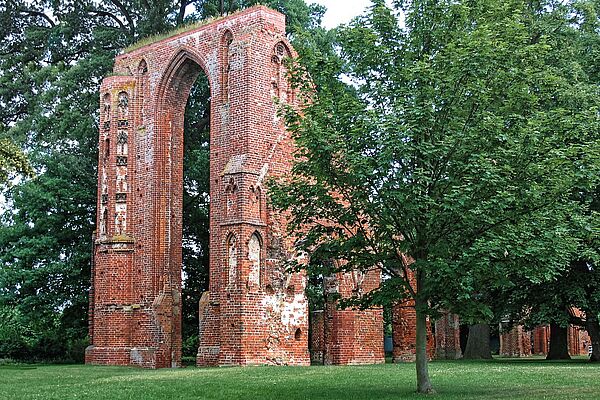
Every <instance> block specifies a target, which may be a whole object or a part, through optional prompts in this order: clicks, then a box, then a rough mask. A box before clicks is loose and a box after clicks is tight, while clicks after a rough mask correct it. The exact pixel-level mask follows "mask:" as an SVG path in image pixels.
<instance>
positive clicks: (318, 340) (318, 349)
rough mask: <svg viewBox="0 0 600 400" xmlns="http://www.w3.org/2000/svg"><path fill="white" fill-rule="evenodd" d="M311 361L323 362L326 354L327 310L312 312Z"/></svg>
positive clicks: (315, 362)
mask: <svg viewBox="0 0 600 400" xmlns="http://www.w3.org/2000/svg"><path fill="white" fill-rule="evenodd" d="M309 329H310V339H309V344H308V346H309V350H310V361H311V364H323V361H324V358H323V357H324V354H325V312H324V311H323V310H318V311H313V312H311V313H310V328H309Z"/></svg>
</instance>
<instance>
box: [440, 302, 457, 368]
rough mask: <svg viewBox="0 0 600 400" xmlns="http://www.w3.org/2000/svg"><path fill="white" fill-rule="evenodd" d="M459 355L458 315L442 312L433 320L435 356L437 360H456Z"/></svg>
mask: <svg viewBox="0 0 600 400" xmlns="http://www.w3.org/2000/svg"><path fill="white" fill-rule="evenodd" d="M461 357H462V351H461V349H460V321H459V318H458V315H456V314H450V313H447V314H444V315H442V316H441V317H440V318H439V319H437V320H436V321H435V358H436V359H438V360H456V359H459V358H461Z"/></svg>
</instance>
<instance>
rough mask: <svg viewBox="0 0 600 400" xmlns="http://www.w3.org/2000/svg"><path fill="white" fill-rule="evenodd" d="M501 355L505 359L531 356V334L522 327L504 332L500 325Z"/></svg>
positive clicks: (518, 326) (515, 327)
mask: <svg viewBox="0 0 600 400" xmlns="http://www.w3.org/2000/svg"><path fill="white" fill-rule="evenodd" d="M500 332H501V333H500V355H501V356H504V357H527V356H530V355H531V332H529V331H527V330H525V328H523V326H522V325H517V326H514V327H513V328H512V329H510V330H509V331H503V329H502V324H500Z"/></svg>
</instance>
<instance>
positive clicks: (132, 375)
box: [0, 359, 600, 400]
mask: <svg viewBox="0 0 600 400" xmlns="http://www.w3.org/2000/svg"><path fill="white" fill-rule="evenodd" d="M430 373H431V377H432V379H433V382H434V385H435V387H436V389H437V391H438V394H437V395H435V396H433V398H436V399H482V398H485V399H570V400H574V399H600V365H594V364H589V363H586V362H585V361H584V360H577V361H575V362H546V361H542V360H504V359H502V360H494V361H490V362H466V361H453V362H432V363H431V364H430ZM414 387H415V372H414V365H412V364H400V365H393V364H385V365H374V366H360V367H358V366H357V367H325V366H316V367H244V368H206V369H200V368H184V369H178V370H172V369H164V370H157V371H149V370H142V369H137V368H125V367H93V366H84V365H67V366H65V365H35V366H25V365H7V366H1V367H0V399H44V400H46V399H61V400H64V399H86V400H94V399H136V400H138V399H286V400H294V399H344V400H350V399H399V398H407V399H411V398H421V399H422V398H423V396H419V395H417V394H415V393H414Z"/></svg>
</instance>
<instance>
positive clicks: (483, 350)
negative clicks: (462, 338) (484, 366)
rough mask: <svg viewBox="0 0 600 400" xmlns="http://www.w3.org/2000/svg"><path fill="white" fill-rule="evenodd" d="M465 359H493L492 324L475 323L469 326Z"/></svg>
mask: <svg viewBox="0 0 600 400" xmlns="http://www.w3.org/2000/svg"><path fill="white" fill-rule="evenodd" d="M463 359H465V360H491V359H492V350H491V349H490V326H489V325H488V324H475V325H471V326H469V337H468V338H467V348H466V349H465V353H464V354H463Z"/></svg>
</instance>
